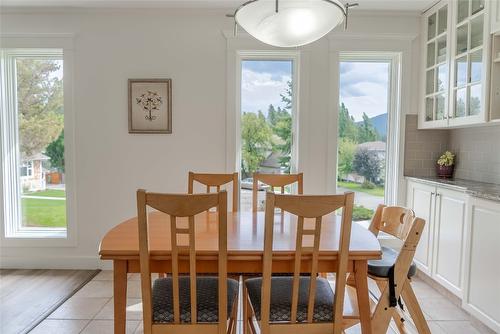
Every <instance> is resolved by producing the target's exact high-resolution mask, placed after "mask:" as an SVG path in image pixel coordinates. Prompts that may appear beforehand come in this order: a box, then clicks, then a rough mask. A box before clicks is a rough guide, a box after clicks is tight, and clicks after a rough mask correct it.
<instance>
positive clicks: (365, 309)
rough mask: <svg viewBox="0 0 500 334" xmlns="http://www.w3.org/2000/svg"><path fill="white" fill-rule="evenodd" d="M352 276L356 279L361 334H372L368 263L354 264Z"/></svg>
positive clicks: (356, 262)
mask: <svg viewBox="0 0 500 334" xmlns="http://www.w3.org/2000/svg"><path fill="white" fill-rule="evenodd" d="M354 276H355V279H356V294H357V297H358V308H359V321H360V323H361V332H362V333H363V334H371V333H372V323H371V320H372V319H371V312H370V296H369V292H368V262H367V261H355V262H354Z"/></svg>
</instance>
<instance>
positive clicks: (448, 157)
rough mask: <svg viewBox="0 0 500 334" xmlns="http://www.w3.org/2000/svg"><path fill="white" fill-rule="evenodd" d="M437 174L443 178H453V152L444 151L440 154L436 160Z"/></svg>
mask: <svg viewBox="0 0 500 334" xmlns="http://www.w3.org/2000/svg"><path fill="white" fill-rule="evenodd" d="M436 171H437V176H438V177H440V178H444V179H451V178H453V172H454V171H455V154H453V153H451V152H450V151H446V152H444V153H443V155H441V156H440V157H439V159H438V161H437V168H436Z"/></svg>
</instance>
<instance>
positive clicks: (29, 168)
mask: <svg viewBox="0 0 500 334" xmlns="http://www.w3.org/2000/svg"><path fill="white" fill-rule="evenodd" d="M20 173H21V177H31V176H33V162H31V161H28V162H24V163H23V164H22V165H21V171H20Z"/></svg>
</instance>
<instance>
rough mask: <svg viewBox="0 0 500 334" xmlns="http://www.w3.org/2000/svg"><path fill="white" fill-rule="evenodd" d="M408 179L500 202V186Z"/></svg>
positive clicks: (423, 178) (435, 179) (419, 178)
mask: <svg viewBox="0 0 500 334" xmlns="http://www.w3.org/2000/svg"><path fill="white" fill-rule="evenodd" d="M406 178H407V179H410V180H416V181H420V182H425V183H429V184H434V185H436V184H439V185H441V186H444V187H447V188H450V189H454V190H458V191H463V192H465V193H466V194H469V195H471V196H474V197H479V198H484V199H488V200H491V201H497V202H500V184H495V183H486V182H478V181H470V180H463V179H440V178H437V177H413V176H407V177H406Z"/></svg>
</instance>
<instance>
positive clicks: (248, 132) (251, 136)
mask: <svg viewBox="0 0 500 334" xmlns="http://www.w3.org/2000/svg"><path fill="white" fill-rule="evenodd" d="M271 137H272V130H271V127H270V126H269V124H268V123H267V121H266V118H265V117H264V115H263V114H262V112H261V111H259V113H258V114H255V113H251V112H245V113H243V116H242V119H241V157H242V159H241V164H242V166H241V167H242V171H243V173H244V174H245V175H244V177H249V176H250V175H252V174H253V173H254V172H256V171H257V170H258V169H259V166H260V164H261V163H262V161H264V159H265V158H266V153H267V152H268V151H269V150H270V149H271Z"/></svg>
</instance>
